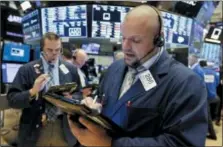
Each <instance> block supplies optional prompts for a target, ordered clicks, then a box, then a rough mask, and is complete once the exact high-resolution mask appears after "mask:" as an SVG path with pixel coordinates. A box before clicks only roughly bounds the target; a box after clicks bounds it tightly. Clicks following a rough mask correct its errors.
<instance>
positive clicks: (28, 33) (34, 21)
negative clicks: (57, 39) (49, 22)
mask: <svg viewBox="0 0 223 147" xmlns="http://www.w3.org/2000/svg"><path fill="white" fill-rule="evenodd" d="M22 28H23V34H24V41H28V40H35V39H39V38H40V37H41V29H40V17H39V11H38V10H35V11H33V12H31V13H29V14H27V15H25V16H23V18H22Z"/></svg>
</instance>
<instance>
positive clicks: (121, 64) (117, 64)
mask: <svg viewBox="0 0 223 147" xmlns="http://www.w3.org/2000/svg"><path fill="white" fill-rule="evenodd" d="M121 67H125V62H124V59H120V60H117V61H114V62H113V63H112V64H111V65H110V67H109V68H111V69H119V68H121Z"/></svg>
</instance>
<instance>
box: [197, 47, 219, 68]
mask: <svg viewBox="0 0 223 147" xmlns="http://www.w3.org/2000/svg"><path fill="white" fill-rule="evenodd" d="M201 58H203V59H205V60H207V61H209V62H213V63H215V65H218V66H219V65H221V62H222V48H221V45H219V44H212V43H203V47H202V50H201Z"/></svg>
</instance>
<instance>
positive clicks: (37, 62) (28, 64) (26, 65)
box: [22, 60, 40, 69]
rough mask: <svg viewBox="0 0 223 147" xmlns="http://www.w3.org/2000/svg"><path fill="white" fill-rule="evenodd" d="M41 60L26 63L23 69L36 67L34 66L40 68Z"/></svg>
mask: <svg viewBox="0 0 223 147" xmlns="http://www.w3.org/2000/svg"><path fill="white" fill-rule="evenodd" d="M39 62H40V60H34V61H31V62H28V63H25V64H23V66H22V68H24V69H29V68H31V67H34V66H36V65H37V66H40V63H39Z"/></svg>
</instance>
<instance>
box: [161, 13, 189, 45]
mask: <svg viewBox="0 0 223 147" xmlns="http://www.w3.org/2000/svg"><path fill="white" fill-rule="evenodd" d="M161 16H162V20H163V30H164V37H165V40H166V43H176V44H184V45H188V43H189V38H190V34H191V28H192V24H193V20H192V19H191V18H187V17H183V16H180V15H175V14H172V13H168V12H163V11H162V12H161Z"/></svg>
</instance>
